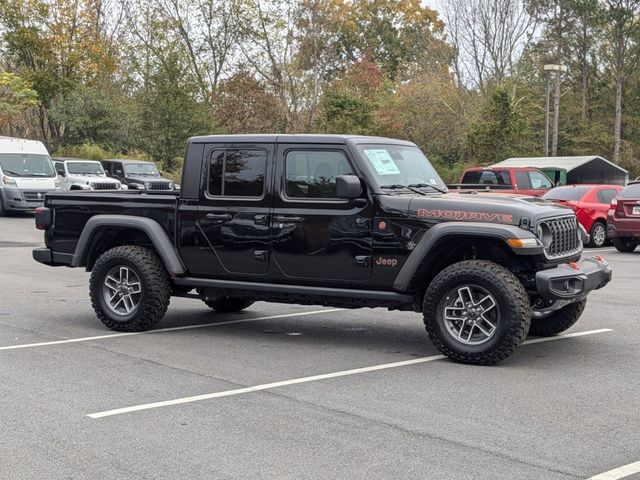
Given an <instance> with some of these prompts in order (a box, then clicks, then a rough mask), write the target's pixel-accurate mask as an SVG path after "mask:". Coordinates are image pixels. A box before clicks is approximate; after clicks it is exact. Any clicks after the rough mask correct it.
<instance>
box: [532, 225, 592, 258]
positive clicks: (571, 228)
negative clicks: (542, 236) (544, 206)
mask: <svg viewBox="0 0 640 480" xmlns="http://www.w3.org/2000/svg"><path fill="white" fill-rule="evenodd" d="M540 225H541V226H546V227H547V228H548V229H549V231H550V232H551V235H552V236H551V244H550V245H549V246H548V247H547V248H545V253H546V255H547V258H549V259H555V258H562V257H568V256H570V255H575V254H576V253H579V252H580V250H581V248H582V245H581V244H580V237H579V231H578V221H577V219H576V217H562V218H552V219H549V220H543V221H542V222H540Z"/></svg>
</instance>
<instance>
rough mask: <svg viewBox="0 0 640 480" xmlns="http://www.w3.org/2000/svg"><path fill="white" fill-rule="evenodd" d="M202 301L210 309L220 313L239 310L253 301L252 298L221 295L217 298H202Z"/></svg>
mask: <svg viewBox="0 0 640 480" xmlns="http://www.w3.org/2000/svg"><path fill="white" fill-rule="evenodd" d="M202 301H203V302H204V303H205V304H206V305H207V307H209V308H210V309H211V310H215V311H216V312H220V313H234V312H239V311H241V310H244V309H245V308H247V307H249V306H250V305H252V304H253V303H254V302H253V300H247V299H244V298H237V297H235V298H234V297H223V298H220V299H218V300H207V299H206V298H203V299H202Z"/></svg>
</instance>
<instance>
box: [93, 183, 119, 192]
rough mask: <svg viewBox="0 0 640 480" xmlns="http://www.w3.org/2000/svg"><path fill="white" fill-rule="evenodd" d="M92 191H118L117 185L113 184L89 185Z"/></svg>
mask: <svg viewBox="0 0 640 480" xmlns="http://www.w3.org/2000/svg"><path fill="white" fill-rule="evenodd" d="M91 185H92V186H93V189H94V190H119V189H120V187H119V186H118V184H117V183H113V182H93V183H92V184H91Z"/></svg>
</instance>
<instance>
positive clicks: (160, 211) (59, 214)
mask: <svg viewBox="0 0 640 480" xmlns="http://www.w3.org/2000/svg"><path fill="white" fill-rule="evenodd" d="M45 206H46V207H54V211H55V229H51V230H49V231H47V232H46V233H45V244H46V245H47V247H49V248H51V249H52V250H53V251H55V252H60V253H62V254H73V253H74V251H75V248H76V244H77V242H78V239H79V237H80V234H81V233H82V229H83V228H84V226H85V224H86V223H87V221H88V220H89V219H90V218H91V217H93V216H94V215H114V214H118V215H132V216H140V217H146V218H152V219H154V220H156V221H157V222H158V223H159V224H160V225H161V226H162V228H163V229H164V230H165V231H166V232H167V235H168V236H169V238H171V239H172V240H175V232H176V211H177V206H178V192H172V193H168V192H157V193H156V192H136V191H132V190H129V191H121V192H101V191H88V192H85V191H72V192H59V193H51V194H48V195H47V197H46V200H45ZM54 231H55V235H54Z"/></svg>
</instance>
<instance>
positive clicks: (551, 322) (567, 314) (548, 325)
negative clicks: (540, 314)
mask: <svg viewBox="0 0 640 480" xmlns="http://www.w3.org/2000/svg"><path fill="white" fill-rule="evenodd" d="M586 305H587V299H586V298H585V299H584V300H582V301H580V302H575V303H570V304H569V305H567V306H566V307H562V308H561V309H560V310H557V311H555V312H553V313H552V314H551V315H549V316H548V317H544V318H533V319H532V320H531V328H529V335H535V336H536V337H552V336H554V335H557V334H559V333H562V332H564V331H565V330H567V329H568V328H569V327H571V326H572V325H573V324H574V323H576V322H577V321H578V319H579V318H580V316H581V315H582V312H584V307H585V306H586Z"/></svg>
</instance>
